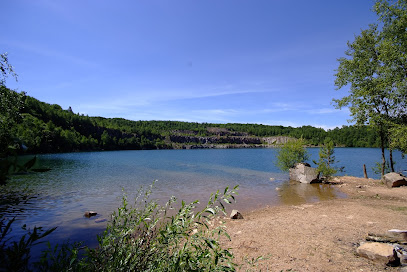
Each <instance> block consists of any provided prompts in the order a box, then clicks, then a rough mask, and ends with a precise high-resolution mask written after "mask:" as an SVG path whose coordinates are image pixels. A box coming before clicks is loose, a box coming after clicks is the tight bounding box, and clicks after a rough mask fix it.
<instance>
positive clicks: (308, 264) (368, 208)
mask: <svg viewBox="0 0 407 272" xmlns="http://www.w3.org/2000/svg"><path fill="white" fill-rule="evenodd" d="M336 181H337V182H338V183H339V184H337V185H334V186H337V187H339V188H340V190H342V191H343V192H344V193H346V194H347V195H348V197H347V198H345V199H333V200H326V201H321V202H316V203H310V204H302V205H296V206H294V205H281V206H274V207H266V208H264V209H261V210H255V211H252V212H248V213H244V214H243V216H244V219H243V220H231V219H229V220H227V223H226V226H227V231H228V233H229V234H230V236H231V239H232V241H231V242H226V246H227V247H229V248H231V249H232V251H233V252H234V254H235V255H236V261H237V262H238V263H244V261H242V260H243V259H248V260H252V258H257V257H259V256H263V257H265V259H264V260H260V261H258V262H257V263H256V265H257V266H256V267H255V268H254V269H253V270H254V271H256V270H257V271H260V270H261V271H399V269H400V268H396V267H386V266H385V265H383V264H380V263H374V262H372V261H370V260H368V259H365V258H362V257H358V256H357V255H356V248H357V247H358V245H359V244H360V242H363V241H365V237H366V235H367V233H377V234H380V233H385V232H386V231H387V230H389V229H407V187H406V186H404V187H400V188H391V189H389V188H387V187H386V186H385V185H383V184H382V183H381V182H380V181H378V180H372V179H369V180H368V179H363V178H355V177H340V178H336ZM246 263H247V262H246ZM242 271H244V269H242Z"/></svg>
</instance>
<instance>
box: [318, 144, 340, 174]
mask: <svg viewBox="0 0 407 272" xmlns="http://www.w3.org/2000/svg"><path fill="white" fill-rule="evenodd" d="M336 162H338V161H335V156H334V143H333V141H332V140H331V139H330V138H327V139H326V140H325V143H324V145H323V146H322V147H321V149H320V150H319V160H318V162H315V161H314V163H315V164H316V165H317V166H318V167H317V170H318V171H319V173H320V174H321V175H322V177H323V178H324V180H325V181H329V180H330V179H331V178H332V176H333V175H335V174H336V173H337V172H338V171H342V170H343V168H339V169H338V168H336V167H333V166H332V165H333V164H334V163H336Z"/></svg>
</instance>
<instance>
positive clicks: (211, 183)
mask: <svg viewBox="0 0 407 272" xmlns="http://www.w3.org/2000/svg"><path fill="white" fill-rule="evenodd" d="M308 150H309V152H310V154H311V160H310V161H312V159H314V160H317V159H318V151H319V148H309V149H308ZM276 154H277V150H276V149H272V148H270V149H195V150H142V151H106V152H84V153H66V154H47V155H40V156H38V161H37V167H44V168H51V169H52V170H51V171H49V172H44V173H33V174H29V175H20V176H14V177H12V179H11V181H10V183H9V184H10V186H16V187H18V188H24V187H28V188H29V189H30V190H32V191H33V192H34V193H35V194H37V197H36V198H35V199H32V200H30V201H29V203H25V204H20V205H18V206H15V207H13V209H14V210H17V213H16V214H17V222H16V223H15V224H14V233H15V234H16V235H19V234H22V233H23V232H20V231H19V230H18V226H20V225H23V224H27V226H28V227H33V226H42V227H44V228H50V227H54V226H58V228H57V230H56V231H55V232H54V233H52V234H51V235H50V236H48V239H50V240H52V241H54V242H59V243H60V242H61V241H63V240H66V239H70V240H71V241H85V242H86V243H87V244H88V245H95V243H96V234H98V233H100V232H101V231H102V230H103V229H104V228H105V225H106V222H102V223H98V220H97V219H103V218H109V215H110V213H111V212H112V211H114V210H115V209H116V208H117V207H118V206H119V205H120V203H121V197H122V195H123V192H126V193H127V194H128V195H129V196H130V197H131V196H133V195H134V193H135V192H136V191H137V190H138V189H139V188H140V186H149V185H150V184H152V183H153V181H155V180H156V182H155V186H156V188H155V190H154V194H153V197H154V198H156V199H158V200H159V201H160V202H162V203H163V202H164V201H166V200H168V199H169V198H170V197H171V196H172V195H174V196H176V197H177V198H178V199H184V200H186V201H192V200H195V199H200V200H202V201H203V202H205V201H207V199H208V197H209V195H210V193H211V192H215V191H216V190H218V189H219V190H223V189H224V188H225V187H226V186H229V187H233V186H234V185H239V186H240V190H239V196H237V203H236V204H235V205H234V206H233V207H234V208H237V209H239V210H242V211H249V210H252V209H256V208H261V207H265V206H266V205H280V204H289V205H292V204H301V203H306V202H313V201H320V200H324V199H330V198H337V197H345V196H344V195H343V194H342V193H340V192H339V191H338V190H337V189H336V188H335V187H334V186H329V185H322V184H315V185H304V184H298V183H290V182H289V181H288V174H287V173H282V172H281V171H280V170H279V169H278V168H277V167H276V166H275V163H276ZM335 156H336V159H337V160H338V161H339V163H338V164H337V166H344V167H345V172H344V173H342V175H351V176H358V177H362V176H363V168H362V167H363V164H366V166H367V171H368V176H369V177H373V178H378V177H379V176H378V175H375V174H374V173H373V172H372V167H373V166H375V162H376V161H380V149H378V148H336V149H335ZM394 158H395V161H396V162H397V164H396V168H397V169H402V168H403V167H404V169H405V168H406V166H407V160H406V159H404V158H402V157H401V153H400V152H395V154H394ZM26 159H27V157H26ZM88 210H93V211H96V212H98V215H97V216H96V217H92V218H90V219H89V218H85V217H84V216H83V214H84V212H85V211H88ZM3 212H4V211H3Z"/></svg>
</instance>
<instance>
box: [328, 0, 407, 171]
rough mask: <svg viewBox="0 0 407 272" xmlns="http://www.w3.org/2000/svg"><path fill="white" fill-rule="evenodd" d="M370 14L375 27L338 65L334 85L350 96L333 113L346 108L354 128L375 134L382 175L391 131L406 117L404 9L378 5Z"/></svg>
mask: <svg viewBox="0 0 407 272" xmlns="http://www.w3.org/2000/svg"><path fill="white" fill-rule="evenodd" d="M374 9H375V12H376V13H377V15H378V16H379V24H372V25H370V26H369V28H368V29H366V30H363V31H362V32H361V34H360V35H359V36H356V37H355V40H354V41H353V42H352V43H350V42H348V50H347V51H346V52H345V54H346V56H347V57H343V58H340V59H339V67H338V69H337V73H336V80H335V85H336V86H337V88H338V89H340V88H342V87H344V86H347V85H350V92H349V95H348V96H345V97H343V98H341V99H334V102H335V104H336V107H337V108H342V107H348V108H349V110H350V112H351V116H352V117H353V121H356V123H357V124H368V125H369V126H371V127H372V128H374V129H375V130H376V131H377V132H378V134H379V137H380V146H381V148H382V171H381V172H382V175H383V174H384V168H385V161H386V159H385V154H384V147H385V145H386V141H387V137H388V135H389V131H390V129H391V127H392V124H393V123H399V122H400V121H401V119H404V118H405V116H406V115H407V99H406V98H407V88H406V86H407V68H406V65H405V60H406V57H407V36H406V28H407V3H406V2H405V1H402V0H399V1H395V2H393V1H392V2H389V1H386V0H379V1H376V4H375V6H374ZM379 25H382V27H381V28H379ZM390 160H392V156H390ZM390 165H391V166H392V165H393V162H392V161H390Z"/></svg>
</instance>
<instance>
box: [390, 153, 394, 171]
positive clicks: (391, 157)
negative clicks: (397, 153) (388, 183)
mask: <svg viewBox="0 0 407 272" xmlns="http://www.w3.org/2000/svg"><path fill="white" fill-rule="evenodd" d="M389 153H390V154H389V159H390V167H391V171H392V172H394V162H393V150H392V149H391V148H390V149H389Z"/></svg>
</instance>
